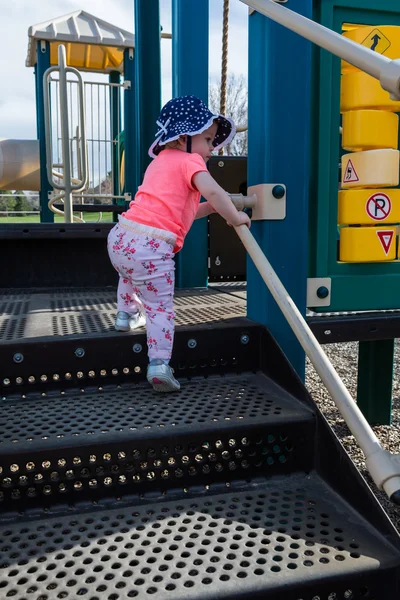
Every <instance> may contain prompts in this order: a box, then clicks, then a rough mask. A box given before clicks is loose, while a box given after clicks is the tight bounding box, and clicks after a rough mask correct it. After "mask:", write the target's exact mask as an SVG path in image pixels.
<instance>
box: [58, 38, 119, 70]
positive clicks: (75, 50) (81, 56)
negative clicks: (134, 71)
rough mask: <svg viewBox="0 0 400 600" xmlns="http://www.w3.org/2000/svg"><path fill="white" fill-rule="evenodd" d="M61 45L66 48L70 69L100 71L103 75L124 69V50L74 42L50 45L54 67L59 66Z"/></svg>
mask: <svg viewBox="0 0 400 600" xmlns="http://www.w3.org/2000/svg"><path fill="white" fill-rule="evenodd" d="M60 43H62V44H63V45H64V46H65V47H66V54H67V64H68V66H70V67H75V68H76V69H80V70H82V71H98V72H101V73H106V72H109V71H113V70H121V69H122V63H123V60H124V49H123V48H114V47H112V46H96V45H95V44H79V43H73V42H51V43H50V64H52V65H57V64H58V46H59V45H60Z"/></svg>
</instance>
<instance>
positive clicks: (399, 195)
mask: <svg viewBox="0 0 400 600" xmlns="http://www.w3.org/2000/svg"><path fill="white" fill-rule="evenodd" d="M338 214H339V216H338V223H339V225H379V224H382V223H400V189H395V190H342V191H341V192H339V213H338Z"/></svg>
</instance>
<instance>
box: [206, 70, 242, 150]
mask: <svg viewBox="0 0 400 600" xmlns="http://www.w3.org/2000/svg"><path fill="white" fill-rule="evenodd" d="M226 88H227V94H226V116H227V117H232V119H233V120H234V121H235V124H236V126H238V125H247V86H246V79H245V78H244V76H243V75H235V74H234V73H230V74H229V75H228V80H227V86H226ZM220 92H221V86H220V83H214V84H212V85H211V86H210V92H209V103H210V110H211V111H212V112H213V113H217V114H218V113H219V112H220V110H219V107H220ZM225 153H226V154H228V156H246V155H247V131H244V132H243V133H238V134H236V135H235V137H234V138H233V140H232V142H231V143H230V144H228V146H225Z"/></svg>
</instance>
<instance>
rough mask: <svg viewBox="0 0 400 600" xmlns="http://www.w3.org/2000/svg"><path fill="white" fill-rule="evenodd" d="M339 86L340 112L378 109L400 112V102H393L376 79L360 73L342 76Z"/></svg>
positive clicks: (355, 72)
mask: <svg viewBox="0 0 400 600" xmlns="http://www.w3.org/2000/svg"><path fill="white" fill-rule="evenodd" d="M341 79H342V81H341V86H340V111H341V112H342V113H344V112H346V111H348V110H357V109H367V108H370V109H374V108H375V109H380V110H388V111H390V112H400V102H394V100H391V99H390V97H389V92H386V91H385V90H383V89H382V88H381V84H380V83H379V81H378V80H377V79H375V78H374V77H371V76H370V75H367V74H366V73H363V72H362V71H351V72H349V73H344V74H343V75H342V78H341Z"/></svg>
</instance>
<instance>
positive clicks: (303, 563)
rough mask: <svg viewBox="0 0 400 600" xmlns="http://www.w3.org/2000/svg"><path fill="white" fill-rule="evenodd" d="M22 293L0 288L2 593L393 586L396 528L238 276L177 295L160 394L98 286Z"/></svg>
mask: <svg viewBox="0 0 400 600" xmlns="http://www.w3.org/2000/svg"><path fill="white" fill-rule="evenodd" d="M18 293H19V292H18V291H13V292H12V293H11V292H4V293H3V295H2V297H1V299H0V302H1V301H3V302H4V304H3V308H4V307H6V308H5V309H4V311H3V312H4V314H5V316H7V314H8V316H9V319H6V320H4V322H7V323H8V325H7V326H4V327H3V339H2V343H1V344H0V365H1V366H0V368H1V378H0V384H1V392H2V397H3V399H2V402H1V404H0V431H1V437H0V467H1V474H0V497H1V500H2V502H1V505H0V506H1V508H0V510H1V514H0V598H1V600H3V599H4V600H6V599H8V598H14V599H15V600H53V599H54V600H55V599H58V598H66V599H68V600H72V599H73V600H77V599H78V598H81V597H83V598H87V599H88V600H89V599H91V600H125V599H128V598H139V599H143V600H147V599H152V598H154V599H162V600H164V599H169V598H170V599H171V600H172V599H173V600H178V599H182V600H192V599H193V600H194V599H196V600H197V599H199V600H200V599H201V600H205V599H209V600H217V599H222V598H224V599H225V598H226V599H232V600H233V599H242V598H265V599H267V598H268V599H273V600H361V599H362V600H398V598H399V597H400V542H399V537H398V535H397V533H396V531H395V530H394V528H393V527H392V525H391V523H390V522H389V520H388V519H387V517H386V516H385V514H384V513H383V511H382V509H381V508H380V506H379V505H378V503H377V501H376V500H375V498H374V496H373V495H372V493H371V491H370V490H369V488H368V487H367V485H366V484H365V482H364V481H363V480H362V478H361V477H360V475H359V474H358V472H357V470H356V469H355V467H354V466H353V464H352V463H351V461H350V459H349V458H348V457H347V455H346V454H345V452H344V450H343V448H342V447H341V445H340V444H339V442H338V441H337V439H336V437H335V436H334V434H333V432H332V431H331V429H330V428H329V426H328V425H327V423H326V421H325V419H324V417H323V416H322V415H321V413H320V412H319V410H318V408H317V407H316V406H315V405H314V403H313V402H312V400H311V399H310V397H309V396H308V395H307V392H306V391H305V389H304V388H303V386H302V384H301V383H300V381H299V380H298V378H297V377H296V375H295V374H294V372H293V371H292V369H291V367H290V365H289V364H288V363H287V361H286V359H285V357H284V356H283V355H282V353H281V351H280V349H279V347H278V346H277V345H276V343H275V341H274V340H273V339H272V337H271V336H270V334H269V333H268V331H267V330H266V329H264V328H263V327H261V326H259V325H257V324H256V323H253V322H251V321H249V320H247V319H245V318H243V317H240V316H237V315H238V314H239V315H240V313H241V312H243V299H242V297H241V296H240V294H235V293H230V294H226V293H220V292H218V291H215V290H214V291H213V290H209V291H208V292H205V291H204V292H203V293H199V292H197V293H196V292H193V291H192V292H183V293H182V294H181V295H180V296H179V295H178V299H177V307H178V322H180V323H182V325H181V326H180V327H178V330H177V333H176V340H175V350H174V360H173V366H174V367H175V369H176V374H177V376H178V378H179V379H180V381H181V383H182V389H181V391H180V392H179V393H177V394H168V395H160V394H156V393H155V392H153V391H152V390H151V388H149V386H148V384H147V382H145V368H146V362H147V360H146V352H145V337H144V332H143V331H141V332H139V333H137V334H134V335H124V334H117V333H113V332H112V330H111V329H110V326H109V325H107V324H108V323H111V322H112V311H113V310H115V307H114V305H113V304H112V301H111V299H110V303H111V306H108V303H107V301H106V300H107V298H108V296H107V294H108V293H109V292H103V296H101V294H100V296H99V295H97V296H96V294H95V292H92V293H91V292H90V291H86V293H85V294H86V295H84V297H83V296H82V295H81V296H80V295H79V294H80V293H79V292H76V293H75V296H74V294H73V291H71V290H68V291H65V292H64V295H63V294H61V296H62V295H63V299H62V300H60V298H54V297H53V298H51V297H50V296H51V295H52V294H53V295H54V292H51V293H50V292H49V293H47V292H44V291H43V290H41V291H38V293H37V294H36V295H35V294H30V295H29V294H28V295H27V297H26V299H25V300H21V299H20V298H19V296H18ZM96 293H97V292H96ZM46 294H47V296H46ZM68 294H70V296H68ZM91 294H92V295H91ZM104 294H106V296H104ZM61 296H60V297H61ZM79 298H80V301H81V305H79V306H78V305H77V299H79ZM96 298H97V300H96ZM99 299H100V300H101V299H102V301H101V302H99ZM83 300H84V301H83ZM20 301H21V302H26V303H27V305H26V306H22V307H21V308H20V309H16V308H15V307H16V304H17V303H18V302H20ZM51 302H53V304H51ZM57 302H61V304H58V305H57ZM62 302H63V303H64V304H62ZM68 302H69V304H68ZM91 302H92V303H91ZM96 302H97V304H96ZM5 303H7V305H6V304H5ZM46 303H47V304H46ZM28 304H29V306H28ZM46 306H47V309H48V311H47V312H46V310H47V309H46ZM85 307H86V308H85ZM96 307H97V308H96ZM15 310H19V313H18V315H14V312H15ZM13 311H14V312H13ZM24 311H25V312H24ZM224 311H225V313H224ZM193 312H195V313H196V314H197V317H198V321H200V318H199V315H200V317H201V316H202V320H203V322H202V323H199V322H197V324H196V326H195V327H193V326H188V325H187V323H188V322H190V321H191V320H192V317H193V315H192V314H191V313H193ZM72 313H76V319H77V318H78V317H79V316H80V318H81V320H80V322H79V320H78V321H77V320H76V319H75V320H74V319H73V318H72ZM189 313H190V314H189ZM13 315H14V316H13ZM46 315H47V317H46ZM50 315H51V316H52V317H53V318H54V319H55V320H54V319H53V321H51V319H50V321H49V316H50ZM95 315H97V316H95ZM107 315H108V317H107ZM185 315H186V317H185ZM62 316H64V321H63V323H64V329H63V328H62V326H61V329H60V328H59V327H60V323H61V321H60V319H61V317H62ZM224 316H228V320H224V321H221V318H222V317H224ZM14 317H15V318H14ZM17 317H18V318H17ZM229 317H230V318H229ZM0 318H1V317H0ZM13 319H14V320H15V321H16V326H15V327H14V328H12V329H10V327H11V325H10V322H11V321H12V320H13ZM21 319H25V321H24V323H23V325H21ZM96 319H97V320H96ZM18 321H19V325H18ZM49 323H50V325H49ZM51 323H52V324H51ZM73 323H75V330H74V327H73V326H72V324H73ZM52 327H54V328H53V329H52ZM57 327H58V329H57ZM20 330H21V332H22V333H21V332H20ZM19 332H20V333H19ZM24 332H25V333H24ZM29 332H31V333H29ZM40 332H42V333H40Z"/></svg>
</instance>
